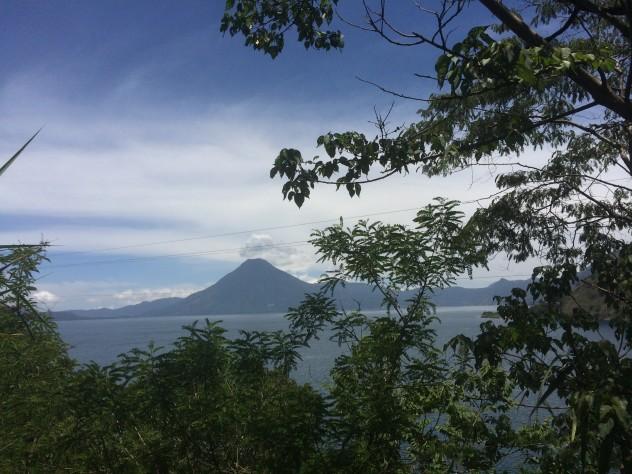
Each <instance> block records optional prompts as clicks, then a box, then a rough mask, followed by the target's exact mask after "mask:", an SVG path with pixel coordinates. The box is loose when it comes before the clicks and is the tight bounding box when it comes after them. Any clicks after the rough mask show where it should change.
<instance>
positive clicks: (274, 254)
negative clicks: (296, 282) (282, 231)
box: [239, 234, 314, 278]
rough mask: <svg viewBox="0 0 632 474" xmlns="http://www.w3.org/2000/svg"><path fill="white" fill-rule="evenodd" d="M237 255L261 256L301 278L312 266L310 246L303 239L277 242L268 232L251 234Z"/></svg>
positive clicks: (246, 256) (312, 259) (312, 258)
mask: <svg viewBox="0 0 632 474" xmlns="http://www.w3.org/2000/svg"><path fill="white" fill-rule="evenodd" d="M239 255H240V257H242V258H263V259H265V260H267V261H268V262H270V263H271V264H272V265H274V266H276V267H278V268H280V269H282V270H285V271H287V272H289V273H292V274H293V275H295V276H299V277H301V276H302V277H303V278H304V277H306V276H307V271H308V270H309V269H310V268H312V267H314V256H313V253H312V251H311V246H309V245H306V244H305V242H304V241H293V242H277V241H275V240H274V239H273V238H272V237H271V236H270V235H268V234H252V235H251V236H250V238H249V239H248V240H247V241H246V243H245V244H244V246H243V247H242V248H241V250H240V252H239Z"/></svg>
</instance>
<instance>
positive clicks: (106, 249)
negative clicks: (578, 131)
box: [55, 203, 467, 255]
mask: <svg viewBox="0 0 632 474" xmlns="http://www.w3.org/2000/svg"><path fill="white" fill-rule="evenodd" d="M463 204H467V203H463ZM422 208H423V206H422V207H409V208H406V209H392V210H389V211H381V212H373V213H369V214H360V215H356V216H347V217H336V218H331V219H322V220H318V221H311V222H301V223H299V224H288V225H278V226H270V227H259V228H255V229H248V230H238V231H234V232H225V233H221V234H209V235H200V236H196V237H185V238H182V239H172V240H157V241H154V242H145V243H140V244H130V245H122V246H119V247H105V248H100V249H93V250H76V251H75V250H73V251H67V252H55V255H78V254H86V253H97V252H107V251H111V250H124V249H131V248H140V247H150V246H154V245H163V244H174V243H179V242H189V241H192V240H206V239H215V238H220V237H231V236H234V235H243V234H252V233H255V232H266V231H272V230H282V229H293V228H297V227H305V226H309V225H317V224H326V223H328V222H335V221H338V220H340V219H341V218H342V219H343V220H345V219H348V220H353V219H362V218H364V217H373V216H380V215H387V214H396V213H403V212H410V211H418V210H419V209H422Z"/></svg>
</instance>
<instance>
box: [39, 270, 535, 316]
mask: <svg viewBox="0 0 632 474" xmlns="http://www.w3.org/2000/svg"><path fill="white" fill-rule="evenodd" d="M526 283H527V280H505V279H501V280H498V281H497V282H494V283H492V284H491V285H489V286H487V287H484V288H463V287H458V286H455V287H451V288H446V289H443V290H438V291H437V292H435V294H434V295H433V297H432V301H433V302H434V303H435V304H437V305H438V306H483V305H490V304H493V303H494V301H493V297H494V296H502V295H506V294H508V293H509V290H510V289H511V288H514V287H517V286H518V287H522V288H524V287H525V286H526ZM318 290H319V286H318V284H316V283H308V282H306V281H303V280H300V279H299V278H296V277H294V276H292V275H290V274H289V273H286V272H284V271H282V270H280V269H278V268H276V267H275V266H273V265H272V264H270V263H269V262H267V261H266V260H263V259H260V258H259V259H257V258H255V259H248V260H246V261H244V262H243V263H242V264H241V265H239V267H237V268H236V269H235V270H233V271H232V272H230V273H228V274H226V275H224V276H223V277H222V278H220V279H219V280H218V281H217V282H216V283H215V284H213V285H211V286H209V287H208V288H205V289H203V290H200V291H197V292H195V293H192V294H190V295H189V296H187V297H184V298H176V297H173V298H160V299H158V300H152V301H144V302H142V303H138V304H134V305H127V306H123V307H121V308H115V309H109V308H99V309H87V310H86V309H84V310H66V311H58V312H53V313H52V315H53V317H54V318H55V319H58V320H70V319H100V318H125V317H149V316H194V315H211V314H243V313H284V312H286V311H287V309H288V308H289V307H291V306H297V305H298V304H299V303H300V302H301V301H302V300H303V298H304V296H305V294H308V293H314V292H316V291H318ZM411 293H412V292H404V293H402V295H400V297H401V298H402V299H406V298H408V297H410V294H411ZM333 298H334V299H335V300H336V301H337V303H338V306H339V307H342V308H346V309H355V308H357V307H358V306H360V307H361V308H362V309H364V310H372V309H380V306H381V303H382V297H381V295H380V294H379V292H376V291H374V289H373V288H372V287H371V286H369V285H367V284H363V283H355V282H351V283H347V284H346V285H345V286H344V287H342V286H339V287H338V288H337V289H336V291H335V292H334V295H333Z"/></svg>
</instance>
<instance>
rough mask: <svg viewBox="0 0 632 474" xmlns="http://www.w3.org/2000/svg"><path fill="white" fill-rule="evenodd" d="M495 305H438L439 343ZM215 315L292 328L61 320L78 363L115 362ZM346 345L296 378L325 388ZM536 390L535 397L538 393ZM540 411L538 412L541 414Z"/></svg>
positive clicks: (324, 347) (523, 418)
mask: <svg viewBox="0 0 632 474" xmlns="http://www.w3.org/2000/svg"><path fill="white" fill-rule="evenodd" d="M495 309H496V308H495V307H494V306H462V307H444V308H438V309H437V317H438V321H437V322H435V323H434V324H433V325H432V326H433V328H434V329H435V330H436V333H437V346H439V347H440V346H442V345H443V344H444V343H445V342H447V341H448V340H449V339H451V338H452V337H454V336H456V335H457V334H465V335H467V336H475V335H476V334H478V333H479V332H480V328H479V326H480V324H481V323H482V322H484V321H485V319H483V318H481V313H482V312H483V311H487V310H491V311H493V310H495ZM376 314H377V313H376ZM204 319H209V320H210V321H221V326H222V327H223V328H224V329H226V330H227V333H226V336H227V337H228V338H234V337H238V336H239V331H240V330H246V331H253V330H259V331H277V330H284V329H287V327H288V322H287V320H286V319H285V318H284V315H283V314H230V315H219V316H218V315H213V316H204V315H201V316H161V317H143V318H125V319H95V320H77V321H59V322H58V327H59V332H60V333H61V336H62V338H63V339H64V340H65V341H66V342H67V343H68V344H69V345H70V354H71V356H73V357H74V358H75V359H76V360H77V361H78V362H80V363H86V362H90V361H95V362H98V363H99V364H109V363H111V362H114V361H115V360H116V358H117V356H118V355H119V354H121V353H124V352H127V351H129V350H130V349H132V348H134V347H138V348H145V347H147V345H148V344H149V342H150V341H153V342H154V343H155V344H156V345H158V346H163V347H165V348H167V349H168V348H169V346H170V345H171V344H173V342H174V341H175V340H176V339H177V338H178V337H179V336H181V335H183V334H185V331H184V329H183V328H182V326H184V325H190V324H192V323H193V322H194V321H196V320H202V321H203V320H204ZM600 326H601V327H600V335H597V334H594V337H606V338H611V337H612V330H611V328H610V327H609V326H608V324H607V323H606V322H603V323H602V324H601V325H600ZM344 350H345V348H344V347H339V346H338V345H337V344H336V343H335V342H332V341H330V340H329V339H328V335H327V332H325V333H323V335H322V337H321V339H320V340H316V341H313V343H312V345H311V347H309V348H307V349H305V350H303V351H302V353H301V355H302V361H301V362H300V364H299V367H298V369H297V370H296V372H295V373H294V374H293V377H294V378H295V379H296V380H297V381H299V382H307V383H311V384H313V385H314V386H317V387H322V385H323V383H326V382H327V380H328V376H329V371H330V369H331V368H332V367H333V364H334V360H335V359H336V357H337V356H338V355H340V354H341V353H342V352H343V351H344ZM533 397H534V395H532V397H531V398H533ZM531 415H532V413H531V411H530V410H526V409H518V410H517V411H516V412H515V413H514V414H513V415H512V419H513V421H514V422H515V423H517V424H522V423H525V422H527V421H528V419H529V418H530V416H531ZM536 416H537V415H536ZM521 464H522V460H521V459H520V458H519V457H516V456H513V455H512V456H509V457H508V458H506V459H505V460H504V461H503V462H501V463H500V464H499V466H498V467H499V468H502V469H506V470H507V471H508V472H517V470H518V468H519V466H520V465H521Z"/></svg>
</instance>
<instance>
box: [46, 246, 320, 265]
mask: <svg viewBox="0 0 632 474" xmlns="http://www.w3.org/2000/svg"><path fill="white" fill-rule="evenodd" d="M309 243H310V242H309V240H297V241H295V242H287V243H279V244H270V245H253V246H251V247H248V250H268V249H274V248H284V247H295V246H298V245H308V244H309ZM240 250H244V247H234V248H230V249H216V250H206V251H202V252H183V253H173V254H167V255H151V256H147V257H133V258H115V259H112V260H94V261H88V262H76V263H65V264H52V265H46V269H50V268H65V267H79V266H83V265H103V264H111V263H120V262H136V261H145V260H157V259H162V258H174V257H194V256H198V255H214V254H222V253H232V252H236V251H240Z"/></svg>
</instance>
